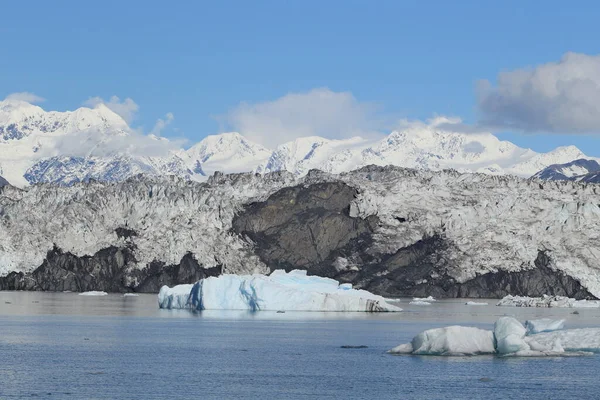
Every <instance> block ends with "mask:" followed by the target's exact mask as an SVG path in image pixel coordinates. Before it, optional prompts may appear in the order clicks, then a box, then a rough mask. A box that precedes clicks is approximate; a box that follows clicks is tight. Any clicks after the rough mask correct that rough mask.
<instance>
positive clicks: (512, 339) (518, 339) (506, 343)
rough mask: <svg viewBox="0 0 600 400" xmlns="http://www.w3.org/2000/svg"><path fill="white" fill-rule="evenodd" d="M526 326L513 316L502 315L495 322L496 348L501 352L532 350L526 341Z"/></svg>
mask: <svg viewBox="0 0 600 400" xmlns="http://www.w3.org/2000/svg"><path fill="white" fill-rule="evenodd" d="M526 333H527V330H526V329H525V327H524V326H523V325H522V324H521V323H520V322H519V321H517V320H516V319H514V318H513V317H500V318H499V319H498V320H497V321H496V323H495V324H494V337H495V339H496V349H497V350H498V353H500V354H510V353H517V352H519V351H527V350H531V348H530V347H529V345H528V344H527V343H526V342H525V340H524V338H525V334H526Z"/></svg>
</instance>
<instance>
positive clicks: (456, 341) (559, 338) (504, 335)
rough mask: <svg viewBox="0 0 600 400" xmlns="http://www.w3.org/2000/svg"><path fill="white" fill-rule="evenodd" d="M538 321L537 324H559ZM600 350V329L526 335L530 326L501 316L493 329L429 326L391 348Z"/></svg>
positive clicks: (542, 352) (514, 352)
mask: <svg viewBox="0 0 600 400" xmlns="http://www.w3.org/2000/svg"><path fill="white" fill-rule="evenodd" d="M549 321H552V323H545V322H538V325H537V327H538V328H542V327H544V326H546V327H551V328H553V327H556V326H559V325H560V324H558V323H557V322H556V321H554V320H549ZM534 325H535V324H534ZM594 352H596V353H600V328H587V329H568V330H562V331H559V330H557V331H553V332H545V333H538V334H533V335H527V329H526V328H525V327H524V326H523V325H522V324H521V323H520V322H519V321H517V320H516V319H515V318H513V317H501V318H499V319H498V320H497V321H496V323H495V324H494V330H493V331H491V330H485V329H479V328H473V327H465V326H449V327H445V328H436V329H429V330H426V331H424V332H421V333H419V334H418V335H417V336H415V337H414V338H413V340H412V341H411V342H410V343H405V344H401V345H399V346H397V347H394V348H393V349H391V350H389V351H388V353H391V354H411V355H438V356H456V355H461V356H464V355H480V354H496V355H499V356H516V357H547V356H555V357H556V356H560V357H570V356H583V355H590V354H592V353H594Z"/></svg>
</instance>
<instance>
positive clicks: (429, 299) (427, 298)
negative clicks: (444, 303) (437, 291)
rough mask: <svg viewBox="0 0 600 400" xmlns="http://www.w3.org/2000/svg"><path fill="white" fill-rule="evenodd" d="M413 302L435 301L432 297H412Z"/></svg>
mask: <svg viewBox="0 0 600 400" xmlns="http://www.w3.org/2000/svg"><path fill="white" fill-rule="evenodd" d="M413 301H425V302H427V303H431V302H432V301H436V300H435V299H434V298H433V296H427V297H413Z"/></svg>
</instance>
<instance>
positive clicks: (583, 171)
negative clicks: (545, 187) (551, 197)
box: [533, 158, 600, 183]
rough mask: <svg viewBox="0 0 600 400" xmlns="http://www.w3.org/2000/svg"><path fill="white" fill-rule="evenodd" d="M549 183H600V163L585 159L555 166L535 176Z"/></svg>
mask: <svg viewBox="0 0 600 400" xmlns="http://www.w3.org/2000/svg"><path fill="white" fill-rule="evenodd" d="M533 177H534V178H538V179H544V180H548V181H558V180H564V181H566V180H571V181H578V182H586V183H600V163H598V161H596V160H587V159H585V158H581V159H577V160H575V161H571V162H569V163H565V164H553V165H550V166H549V167H546V168H544V169H543V170H541V171H539V172H538V173H537V174H535V175H534V176H533Z"/></svg>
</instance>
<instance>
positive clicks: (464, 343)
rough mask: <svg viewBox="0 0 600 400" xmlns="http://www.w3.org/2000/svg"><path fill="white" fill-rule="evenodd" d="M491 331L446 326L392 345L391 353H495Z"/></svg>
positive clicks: (455, 354)
mask: <svg viewBox="0 0 600 400" xmlns="http://www.w3.org/2000/svg"><path fill="white" fill-rule="evenodd" d="M495 352H496V349H495V348H494V335H493V333H492V332H491V331H487V330H484V329H479V328H472V327H465V326H448V327H445V328H436V329H429V330H427V331H424V332H421V333H419V334H418V335H417V336H415V337H414V338H413V340H412V341H411V342H410V343H407V344H403V345H400V346H398V347H394V348H393V349H391V350H390V351H389V353H392V354H415V355H439V356H464V355H477V354H492V353H495Z"/></svg>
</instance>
